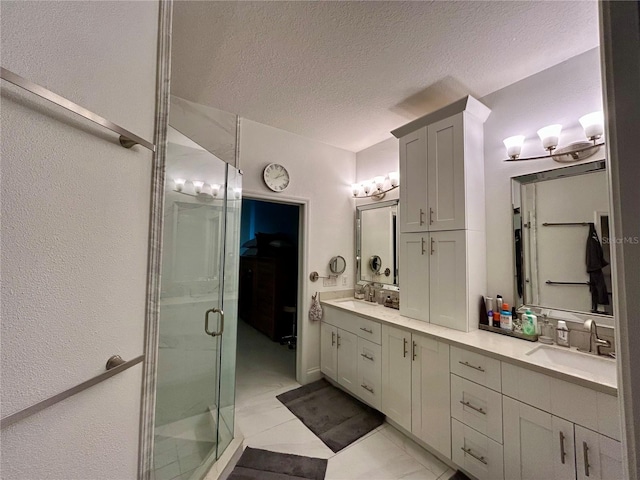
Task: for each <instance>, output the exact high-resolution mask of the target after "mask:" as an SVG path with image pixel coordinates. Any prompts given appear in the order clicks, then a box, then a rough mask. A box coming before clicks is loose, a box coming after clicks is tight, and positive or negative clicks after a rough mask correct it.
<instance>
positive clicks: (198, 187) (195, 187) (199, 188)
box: [191, 180, 204, 193]
mask: <svg viewBox="0 0 640 480" xmlns="http://www.w3.org/2000/svg"><path fill="white" fill-rule="evenodd" d="M191 183H193V191H194V192H196V193H201V192H202V187H203V186H204V182H201V181H200V180H193V181H192V182H191Z"/></svg>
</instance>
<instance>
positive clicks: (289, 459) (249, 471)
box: [228, 447, 327, 480]
mask: <svg viewBox="0 0 640 480" xmlns="http://www.w3.org/2000/svg"><path fill="white" fill-rule="evenodd" d="M326 471H327V460H325V459H322V458H311V457H301V456H300V455H291V454H289V453H276V452H269V451H267V450H260V449H258V448H251V447H247V448H246V449H245V450H244V452H243V453H242V456H241V457H240V460H238V463H237V464H236V466H235V468H234V469H233V471H232V472H231V475H229V477H228V478H229V480H298V479H300V480H302V479H305V480H324V474H325V473H326Z"/></svg>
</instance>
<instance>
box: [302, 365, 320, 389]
mask: <svg viewBox="0 0 640 480" xmlns="http://www.w3.org/2000/svg"><path fill="white" fill-rule="evenodd" d="M321 378H322V372H321V371H320V367H316V368H311V369H309V370H307V373H306V375H305V378H304V379H303V380H304V381H303V382H300V383H301V384H302V385H306V384H307V383H311V382H315V381H316V380H320V379H321Z"/></svg>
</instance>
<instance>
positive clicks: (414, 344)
mask: <svg viewBox="0 0 640 480" xmlns="http://www.w3.org/2000/svg"><path fill="white" fill-rule="evenodd" d="M411 343H412V344H413V345H412V346H411V360H415V359H416V346H417V345H416V342H411Z"/></svg>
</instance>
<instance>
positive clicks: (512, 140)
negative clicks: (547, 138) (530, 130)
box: [502, 135, 524, 160]
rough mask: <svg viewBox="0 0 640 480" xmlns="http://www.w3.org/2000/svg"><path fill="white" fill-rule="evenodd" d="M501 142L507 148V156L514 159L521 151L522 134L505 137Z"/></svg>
mask: <svg viewBox="0 0 640 480" xmlns="http://www.w3.org/2000/svg"><path fill="white" fill-rule="evenodd" d="M502 142H503V143H504V146H505V147H506V148H507V156H508V157H509V158H512V159H513V160H515V159H516V158H518V157H519V156H520V152H522V144H523V143H524V135H514V136H513V137H509V138H505V139H504V140H503V141H502Z"/></svg>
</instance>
